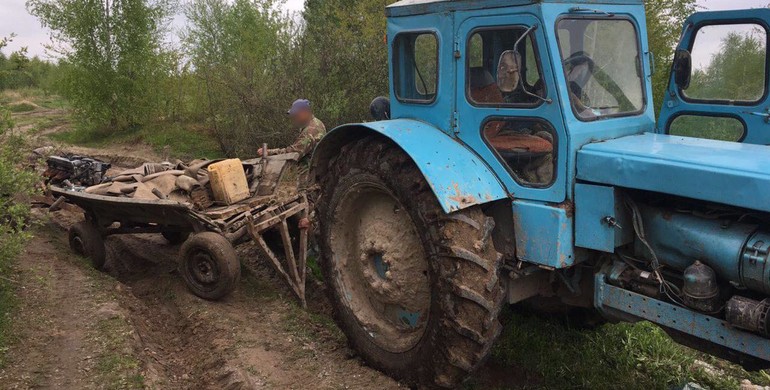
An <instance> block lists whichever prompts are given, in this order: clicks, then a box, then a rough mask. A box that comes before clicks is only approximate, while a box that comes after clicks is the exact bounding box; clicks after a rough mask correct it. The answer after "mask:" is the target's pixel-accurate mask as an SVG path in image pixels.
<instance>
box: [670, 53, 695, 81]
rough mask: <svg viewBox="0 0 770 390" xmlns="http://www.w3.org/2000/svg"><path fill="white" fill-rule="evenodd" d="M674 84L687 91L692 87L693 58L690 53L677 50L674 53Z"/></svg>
mask: <svg viewBox="0 0 770 390" xmlns="http://www.w3.org/2000/svg"><path fill="white" fill-rule="evenodd" d="M671 69H672V71H673V72H674V82H675V83H676V85H677V86H679V88H681V89H687V87H689V86H690V75H691V74H692V56H690V52H689V51H687V50H684V49H677V51H676V53H674V65H673V66H672V68H671Z"/></svg>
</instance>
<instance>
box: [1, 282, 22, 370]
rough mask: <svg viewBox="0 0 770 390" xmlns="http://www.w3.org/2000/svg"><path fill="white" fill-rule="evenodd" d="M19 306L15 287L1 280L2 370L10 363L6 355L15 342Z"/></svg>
mask: <svg viewBox="0 0 770 390" xmlns="http://www.w3.org/2000/svg"><path fill="white" fill-rule="evenodd" d="M2 274H3V275H13V274H14V273H13V272H7V271H6V270H4V271H3V272H2ZM17 305H18V300H17V299H16V294H15V286H14V285H13V283H12V282H11V281H9V280H6V279H0V368H3V367H5V366H6V364H7V363H8V361H7V357H6V354H7V352H8V347H9V345H11V344H12V343H13V341H14V337H15V335H14V333H13V332H12V325H13V313H14V312H15V310H16V308H17Z"/></svg>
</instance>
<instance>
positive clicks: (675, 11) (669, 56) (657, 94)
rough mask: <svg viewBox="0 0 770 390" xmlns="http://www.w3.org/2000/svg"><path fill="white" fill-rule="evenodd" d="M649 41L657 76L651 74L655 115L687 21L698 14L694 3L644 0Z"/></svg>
mask: <svg viewBox="0 0 770 390" xmlns="http://www.w3.org/2000/svg"><path fill="white" fill-rule="evenodd" d="M644 5H645V13H646V16H647V39H648V40H649V44H650V51H652V53H653V55H654V56H655V68H656V70H655V73H654V74H653V75H652V94H653V103H654V104H655V112H656V113H657V112H658V110H659V109H660V105H661V104H663V96H664V94H665V92H666V88H667V87H668V80H669V75H670V69H671V61H673V59H674V49H675V48H676V44H677V42H678V40H679V35H680V33H681V31H682V25H683V23H684V20H685V19H687V17H688V16H690V14H692V13H693V12H695V0H645V1H644Z"/></svg>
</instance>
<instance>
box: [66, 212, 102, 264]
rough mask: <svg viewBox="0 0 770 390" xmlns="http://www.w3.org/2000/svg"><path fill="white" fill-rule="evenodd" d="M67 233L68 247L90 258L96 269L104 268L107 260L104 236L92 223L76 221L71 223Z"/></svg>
mask: <svg viewBox="0 0 770 390" xmlns="http://www.w3.org/2000/svg"><path fill="white" fill-rule="evenodd" d="M68 235H69V244H70V248H71V249H72V250H73V251H74V252H75V253H77V254H79V255H81V256H83V257H87V258H88V259H90V260H91V265H93V267H94V268H96V269H97V270H99V271H102V270H104V264H105V263H106V261H107V252H106V250H105V247H104V238H103V237H102V235H101V233H99V230H98V229H96V227H95V226H94V225H92V224H91V223H89V222H88V221H82V222H78V223H76V224H74V225H72V227H71V228H70V229H69V234H68Z"/></svg>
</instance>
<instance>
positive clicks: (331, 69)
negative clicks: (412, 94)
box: [300, 0, 394, 124]
mask: <svg viewBox="0 0 770 390" xmlns="http://www.w3.org/2000/svg"><path fill="white" fill-rule="evenodd" d="M393 2H394V1H392V0H362V1H356V0H307V1H306V2H305V11H304V13H303V17H304V19H305V23H306V27H305V28H306V31H305V34H304V35H303V36H302V38H301V41H300V48H301V50H302V52H303V61H304V63H303V66H302V67H301V68H300V69H301V71H302V72H303V76H304V77H303V79H304V85H303V88H302V89H301V91H300V92H301V93H302V94H303V95H304V96H305V97H307V98H309V99H310V100H312V101H314V102H315V103H316V105H317V106H318V107H320V112H319V116H321V117H322V118H323V119H324V120H325V121H327V122H329V123H331V124H341V123H346V122H354V121H362V120H368V119H369V102H371V101H372V99H374V98H375V97H377V96H383V95H385V96H387V95H388V45H387V40H386V31H387V30H386V25H387V22H386V18H385V6H387V5H388V4H390V3H393Z"/></svg>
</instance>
